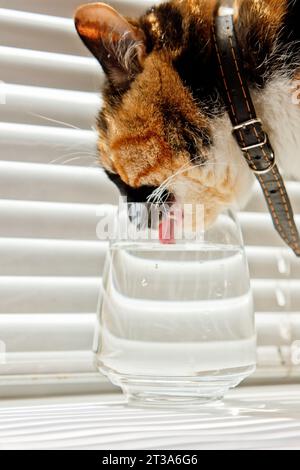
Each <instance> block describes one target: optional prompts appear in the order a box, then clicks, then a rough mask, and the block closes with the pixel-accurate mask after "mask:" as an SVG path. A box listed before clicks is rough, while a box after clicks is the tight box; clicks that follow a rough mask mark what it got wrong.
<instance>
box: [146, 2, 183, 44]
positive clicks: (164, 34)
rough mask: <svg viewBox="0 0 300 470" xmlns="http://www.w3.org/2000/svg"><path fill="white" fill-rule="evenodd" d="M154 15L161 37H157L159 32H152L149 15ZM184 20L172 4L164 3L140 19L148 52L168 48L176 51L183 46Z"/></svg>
mask: <svg viewBox="0 0 300 470" xmlns="http://www.w3.org/2000/svg"><path fill="white" fill-rule="evenodd" d="M149 14H152V15H154V17H155V19H156V21H157V23H158V24H159V29H160V31H161V35H160V36H159V37H157V35H156V34H157V32H156V31H153V30H152V23H151V22H150V21H149V18H148V15H149ZM182 22H183V18H182V15H181V13H180V11H179V10H178V9H177V8H176V7H175V6H174V5H171V4H168V3H164V4H162V5H159V6H157V7H153V8H151V9H150V10H148V11H147V12H146V14H145V15H144V16H142V18H141V19H140V25H141V27H142V29H143V31H144V33H145V36H146V50H147V52H148V53H150V52H151V51H152V50H153V49H161V48H167V49H170V50H173V49H176V48H178V47H180V46H181V45H182V37H183V33H184V31H183V25H182Z"/></svg>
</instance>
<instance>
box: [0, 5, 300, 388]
mask: <svg viewBox="0 0 300 470" xmlns="http://www.w3.org/2000/svg"><path fill="white" fill-rule="evenodd" d="M79 3H80V2H79V0H43V1H41V0H27V1H26V2H25V1H24V0H2V2H1V8H0V64H1V81H2V82H0V104H1V105H0V296H1V303H0V341H1V340H2V341H5V343H6V345H5V346H6V352H7V362H6V364H0V375H2V376H1V377H0V395H1V396H3V395H4V394H5V395H8V396H10V394H11V393H14V394H17V393H19V394H20V395H21V396H23V394H24V393H25V385H24V384H26V387H27V388H26V393H33V392H32V391H33V389H34V390H35V392H34V393H36V389H38V390H39V391H40V384H44V383H47V384H49V382H51V383H53V389H55V391H56V392H57V389H56V388H55V387H56V385H55V383H54V382H55V380H56V384H57V387H61V389H60V390H65V387H66V384H67V385H68V386H69V390H70V389H71V388H72V387H71V385H70V383H72V381H73V383H76V387H77V386H78V383H79V385H80V384H81V383H84V386H83V385H82V386H83V387H86V388H84V390H85V392H86V393H88V392H89V391H90V390H91V388H90V387H94V380H95V378H94V375H93V373H91V371H93V367H92V361H91V353H90V350H91V346H92V337H93V329H94V320H93V317H94V319H95V311H96V303H97V295H98V290H99V287H100V277H101V275H102V270H103V264H104V256H105V250H106V244H105V243H102V242H101V241H99V240H97V239H96V227H97V224H98V222H99V220H100V214H97V211H98V210H99V207H100V206H99V205H100V204H108V203H115V202H116V198H117V191H116V189H115V188H114V186H113V185H112V183H110V182H109V181H108V179H107V178H106V177H105V175H104V173H103V171H101V170H100V169H99V167H98V164H97V152H96V140H97V134H96V132H95V131H94V126H95V119H94V116H95V113H96V112H97V110H98V108H99V107H100V103H101V93H100V91H101V83H102V79H103V74H102V72H101V68H100V66H99V65H98V64H97V61H96V60H95V59H93V58H92V56H91V55H90V54H89V52H88V51H87V50H86V48H84V46H83V44H82V43H81V40H80V39H79V37H78V35H77V34H76V33H75V28H74V24H73V20H72V19H71V18H72V16H73V12H74V10H75V8H76V7H77V6H78V5H79ZM110 3H111V4H112V5H113V6H115V7H117V8H118V9H119V8H120V10H121V11H122V12H123V13H125V14H127V15H131V14H134V15H135V14H139V13H141V12H142V11H144V10H145V9H146V7H148V6H150V5H151V4H153V3H154V1H152V0H139V1H136V0H116V1H114V0H112V1H111V2H110ZM6 8H7V9H6ZM3 81H5V83H4V82H3ZM75 165H76V166H75ZM95 166H96V167H95ZM288 191H289V193H290V195H291V199H292V202H293V204H294V207H295V211H296V213H298V214H300V185H299V184H298V183H295V182H289V183H288ZM247 211H248V212H244V213H242V214H241V216H240V217H241V221H242V225H243V230H244V234H245V241H246V243H247V245H248V246H247V253H248V255H249V261H250V272H251V277H252V279H254V282H253V286H254V294H255V303H256V311H257V326H258V333H259V350H258V362H259V370H258V373H259V374H260V377H263V378H264V379H265V380H271V378H272V379H274V377H276V378H278V377H289V378H294V379H295V378H296V377H299V367H300V366H299V364H300V360H299V358H300V343H299V340H300V337H299V324H300V323H299V312H300V295H299V286H300V284H299V281H298V282H297V279H299V276H300V261H299V260H296V258H295V257H294V256H293V255H292V253H291V252H290V251H288V249H287V248H285V247H284V246H283V243H282V241H281V240H280V238H279V236H278V235H277V234H276V233H275V231H274V229H273V227H272V222H271V219H270V216H269V215H268V214H266V213H265V211H266V205H265V202H264V201H263V197H262V193H261V190H260V189H259V188H258V185H256V187H255V189H254V195H253V198H252V200H251V202H250V204H249V206H248V208H247ZM298 222H299V223H300V218H299V216H298ZM257 245H260V246H257ZM290 280H293V282H289V281H290ZM288 283H289V285H288ZM297 340H298V341H297ZM294 341H295V342H297V344H296V349H295V347H294V349H293V347H292V343H293V342H294ZM298 343H299V344H298ZM290 346H291V347H290ZM294 346H295V345H294ZM77 353H79V354H80V359H78V355H77ZM60 354H62V358H61V357H60ZM84 358H87V359H84ZM0 362H1V358H0ZM2 362H3V361H2ZM258 373H257V374H258ZM257 374H256V377H257ZM103 383H104V382H103ZM10 384H13V385H10ZM16 384H19V387H17V386H16ZM30 384H31V387H30ZM80 386H81V385H80ZM30 388H32V390H31V392H30ZM93 390H94V389H93ZM76 391H77V388H76ZM42 392H43V391H42ZM47 393H50V391H49V385H47Z"/></svg>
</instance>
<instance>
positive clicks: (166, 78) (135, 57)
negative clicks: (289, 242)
mask: <svg viewBox="0 0 300 470" xmlns="http://www.w3.org/2000/svg"><path fill="white" fill-rule="evenodd" d="M218 6H219V5H218V1H217V0H172V1H170V2H167V3H162V4H159V5H157V6H154V7H153V8H151V9H150V10H149V11H147V12H146V13H145V14H144V15H143V16H141V17H140V18H139V19H131V18H124V17H123V16H121V15H120V14H119V13H117V12H116V11H115V10H114V9H113V8H111V7H109V6H107V5H105V4H103V3H94V4H87V5H84V6H82V7H80V8H79V9H78V10H77V11H76V14H75V25H76V28H77V31H78V33H79V35H80V37H81V39H82V40H83V42H84V43H85V45H86V46H87V47H88V48H89V50H90V51H91V52H92V54H93V55H94V56H95V57H96V58H97V59H98V61H99V62H100V64H101V66H102V68H103V71H104V73H105V75H106V84H105V88H104V90H103V98H104V106H103V108H102V110H101V111H100V114H99V116H98V121H97V124H98V126H97V128H98V132H99V140H98V149H99V158H100V162H101V165H102V166H103V168H104V169H105V171H106V173H107V175H108V176H109V178H110V179H111V180H112V181H113V182H114V183H116V184H117V185H118V187H119V189H120V191H121V193H122V194H124V195H126V196H127V198H128V200H129V201H139V202H145V201H147V200H158V199H163V200H175V201H178V202H181V203H185V202H188V203H203V204H204V207H205V217H206V222H207V223H210V222H211V221H212V220H214V218H215V217H216V215H217V214H218V213H219V212H220V211H221V210H222V209H223V208H224V207H226V206H230V205H232V204H235V203H238V204H239V205H240V206H242V205H243V204H244V203H245V202H246V200H247V197H249V194H250V193H251V185H252V184H253V181H254V177H253V174H252V173H251V171H250V170H249V168H248V165H247V164H246V163H245V161H244V158H243V156H242V154H241V151H240V149H239V148H238V146H237V143H236V141H235V139H234V137H233V136H232V133H231V130H232V129H231V123H230V120H229V117H228V115H227V113H226V111H225V109H224V105H223V103H222V100H221V98H220V94H219V91H218V89H217V80H216V74H215V69H214V63H215V62H214V60H215V59H214V50H213V44H212V25H213V21H214V15H215V14H216V12H217V8H218ZM234 15H235V16H234V17H235V28H236V33H237V37H238V41H239V44H240V47H241V51H242V55H243V61H244V66H245V69H246V74H247V79H248V83H249V86H250V89H251V94H252V98H253V101H254V104H255V106H256V110H257V114H258V116H259V117H260V118H261V119H262V121H263V123H264V127H265V130H266V131H267V132H268V134H269V137H270V140H271V142H272V146H273V148H274V150H275V153H276V158H277V161H278V164H279V166H280V168H281V169H282V171H283V172H284V174H285V175H286V176H288V177H296V178H300V155H299V152H300V151H299V148H300V85H299V84H300V43H299V41H300V28H299V23H300V0H236V2H235V9H234ZM297 86H299V90H298V91H297ZM298 92H299V93H298ZM298 95H299V96H298Z"/></svg>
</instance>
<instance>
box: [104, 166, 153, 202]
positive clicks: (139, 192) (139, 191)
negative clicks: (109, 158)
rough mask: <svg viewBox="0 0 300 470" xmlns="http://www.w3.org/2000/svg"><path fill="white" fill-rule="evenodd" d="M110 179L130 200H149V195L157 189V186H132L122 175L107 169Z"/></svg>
mask: <svg viewBox="0 0 300 470" xmlns="http://www.w3.org/2000/svg"><path fill="white" fill-rule="evenodd" d="M105 173H106V174H107V176H108V177H109V179H110V180H111V181H112V182H113V183H114V184H116V185H117V187H118V188H119V191H120V193H121V195H122V196H126V197H127V201H128V202H147V197H148V196H150V195H151V193H152V192H153V191H154V190H155V189H156V187H155V186H141V187H139V188H132V187H131V186H129V185H128V184H126V183H124V181H122V180H121V178H120V176H119V175H117V174H116V173H111V172H110V171H107V170H105Z"/></svg>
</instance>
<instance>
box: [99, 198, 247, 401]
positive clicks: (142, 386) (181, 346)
mask: <svg viewBox="0 0 300 470" xmlns="http://www.w3.org/2000/svg"><path fill="white" fill-rule="evenodd" d="M145 208H146V209H145ZM152 209H153V205H152V206H151V211H150V210H149V205H145V206H144V205H141V204H127V205H126V204H125V205H123V206H122V208H121V209H119V211H118V215H117V217H116V223H115V231H114V235H113V237H112V239H111V240H110V247H109V251H108V254H107V259H106V265H105V269H104V276H103V287H102V293H101V296H100V298H101V300H100V302H99V312H98V313H99V314H98V328H97V333H96V343H95V349H96V356H95V357H96V364H97V367H98V369H99V370H100V371H101V372H102V373H104V374H105V375H106V376H107V377H108V378H109V379H110V381H111V382H113V383H114V384H116V385H118V386H120V387H121V388H122V390H123V392H124V393H125V395H126V397H127V399H128V401H129V403H131V404H139V405H141V404H142V405H147V404H148V405H149V404H152V405H162V404H163V405H168V404H169V405H170V404H172V405H174V404H175V405H179V406H189V405H190V406H195V405H197V404H199V403H200V404H202V403H204V402H207V401H211V400H216V399H220V398H222V397H223V396H224V394H225V393H226V391H227V390H228V389H230V388H232V387H235V386H237V385H238V384H239V383H240V382H241V381H242V380H243V379H245V378H246V377H247V376H249V375H250V374H251V373H252V372H253V371H254V370H255V362H256V335H255V328H254V312H253V301H252V294H251V290H250V280H249V272H248V266H247V260H246V257H245V252H244V247H243V241H242V235H241V230H240V227H239V224H238V222H237V219H236V217H235V216H234V214H233V213H231V212H226V213H224V214H222V215H220V216H219V217H218V219H217V220H216V221H215V223H214V224H213V225H212V226H211V227H210V228H208V229H207V230H205V231H204V230H203V229H204V226H203V219H202V223H200V229H199V220H201V216H200V217H199V220H198V222H197V223H196V222H195V213H194V212H193V211H190V212H193V215H192V216H190V214H189V213H188V212H189V211H186V208H184V207H178V206H176V209H174V206H168V207H166V205H164V206H163V210H162V211H161V208H160V209H159V210H158V214H159V215H157V212H156V213H155V216H154V215H153V214H154V213H153V210H152ZM145 210H146V211H147V212H145ZM154 212H155V211H154ZM145 214H146V215H145ZM174 214H175V215H174ZM183 227H184V228H183Z"/></svg>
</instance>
